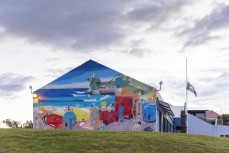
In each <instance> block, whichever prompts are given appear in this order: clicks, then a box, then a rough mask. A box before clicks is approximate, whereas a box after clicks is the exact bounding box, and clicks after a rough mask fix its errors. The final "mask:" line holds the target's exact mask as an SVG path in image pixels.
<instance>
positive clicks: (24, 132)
mask: <svg viewBox="0 0 229 153" xmlns="http://www.w3.org/2000/svg"><path fill="white" fill-rule="evenodd" d="M2 152H7V153H8V152H13V153H14V152H15V153H34V152H42V153H43V152H44V153H51V152H55V153H56V152H61V153H68V152H72V153H78V152H123V153H134V152H136V153H141V152H155V153H160V152H161V153H201V152H203V153H213V152H214V153H229V139H227V138H217V137H208V136H198V135H187V134H177V133H155V132H124V131H120V132H118V131H64V130H35V129H0V153H2Z"/></svg>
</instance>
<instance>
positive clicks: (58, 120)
mask: <svg viewBox="0 0 229 153" xmlns="http://www.w3.org/2000/svg"><path fill="white" fill-rule="evenodd" d="M45 122H46V124H48V125H50V126H52V127H54V128H55V129H56V128H59V127H61V126H62V125H63V117H62V116H60V115H56V114H49V115H47V116H46V119H45Z"/></svg>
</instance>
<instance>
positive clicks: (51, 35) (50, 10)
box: [0, 0, 125, 48]
mask: <svg viewBox="0 0 229 153" xmlns="http://www.w3.org/2000/svg"><path fill="white" fill-rule="evenodd" d="M124 6H125V2H118V1H109V2H108V1H105V0H98V1H84V0H79V1H74V0H66V1H62V0H57V1H37V0H32V1H31V0H22V1H17V0H10V1H9V0H4V1H1V5H0V25H2V26H3V27H4V28H5V30H6V32H8V33H13V34H16V35H19V36H24V37H27V38H29V39H30V40H32V41H41V42H46V43H51V44H53V45H60V46H65V47H66V46H68V47H73V48H88V47H93V46H101V45H106V44H109V43H112V42H113V41H115V40H117V39H119V38H121V37H122V36H123V34H122V33H121V31H120V27H119V25H118V23H116V22H118V20H119V17H120V14H121V13H122V10H123V7H124Z"/></svg>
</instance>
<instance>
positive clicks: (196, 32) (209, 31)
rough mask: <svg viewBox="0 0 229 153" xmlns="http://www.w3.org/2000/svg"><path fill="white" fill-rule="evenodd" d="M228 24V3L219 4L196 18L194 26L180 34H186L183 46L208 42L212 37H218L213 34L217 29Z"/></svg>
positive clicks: (226, 26)
mask: <svg viewBox="0 0 229 153" xmlns="http://www.w3.org/2000/svg"><path fill="white" fill-rule="evenodd" d="M228 26H229V5H220V6H218V7H217V8H216V9H214V10H212V12H211V13H210V14H209V15H206V16H205V17H204V18H202V19H200V20H198V21H197V22H196V23H195V25H194V27H192V28H188V29H185V30H184V31H183V32H181V33H180V36H187V41H186V44H185V47H187V46H196V45H200V44H203V43H206V42H208V41H209V40H212V39H220V37H219V36H217V35H215V34H213V32H216V31H217V30H221V29H224V28H228Z"/></svg>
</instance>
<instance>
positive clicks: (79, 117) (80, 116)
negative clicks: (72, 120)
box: [73, 108, 90, 121]
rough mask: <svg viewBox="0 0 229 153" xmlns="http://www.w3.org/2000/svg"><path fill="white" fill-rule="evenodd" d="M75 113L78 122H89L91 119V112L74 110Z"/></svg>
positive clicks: (79, 109)
mask: <svg viewBox="0 0 229 153" xmlns="http://www.w3.org/2000/svg"><path fill="white" fill-rule="evenodd" d="M73 112H74V113H75V114H76V120H77V121H82V120H83V119H84V121H87V120H89V119H90V111H86V110H83V109H81V108H74V109H73Z"/></svg>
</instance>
